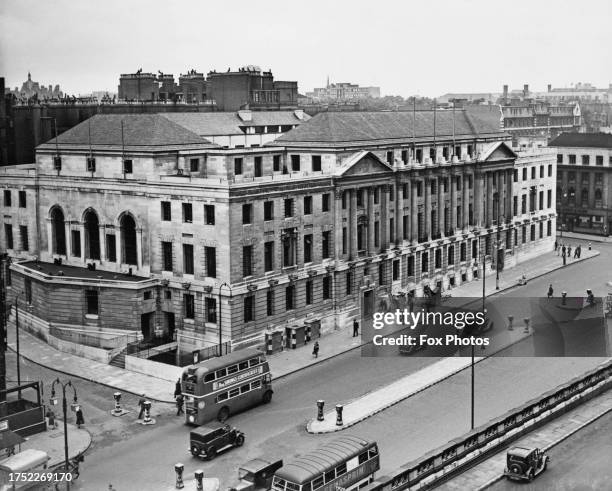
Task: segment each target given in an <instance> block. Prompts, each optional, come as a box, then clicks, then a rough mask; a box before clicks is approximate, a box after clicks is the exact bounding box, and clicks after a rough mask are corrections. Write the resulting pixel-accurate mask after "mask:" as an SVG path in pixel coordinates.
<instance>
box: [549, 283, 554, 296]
mask: <svg viewBox="0 0 612 491" xmlns="http://www.w3.org/2000/svg"><path fill="white" fill-rule="evenodd" d="M553 293H554V290H553V287H552V283H551V284H550V285H548V298H550V297H552V296H553Z"/></svg>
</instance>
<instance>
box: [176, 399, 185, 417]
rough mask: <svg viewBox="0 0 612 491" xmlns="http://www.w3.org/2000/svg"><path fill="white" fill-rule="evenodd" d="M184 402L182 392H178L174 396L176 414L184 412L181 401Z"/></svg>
mask: <svg viewBox="0 0 612 491" xmlns="http://www.w3.org/2000/svg"><path fill="white" fill-rule="evenodd" d="M184 402H185V399H184V397H183V394H179V395H177V396H176V415H177V416H180V415H181V414H185V411H183V403H184Z"/></svg>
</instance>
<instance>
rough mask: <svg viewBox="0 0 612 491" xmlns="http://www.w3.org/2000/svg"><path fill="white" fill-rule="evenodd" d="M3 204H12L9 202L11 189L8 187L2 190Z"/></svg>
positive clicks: (7, 205)
mask: <svg viewBox="0 0 612 491" xmlns="http://www.w3.org/2000/svg"><path fill="white" fill-rule="evenodd" d="M4 206H6V207H9V206H12V204H11V190H10V189H5V190H4Z"/></svg>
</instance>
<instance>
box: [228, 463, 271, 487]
mask: <svg viewBox="0 0 612 491" xmlns="http://www.w3.org/2000/svg"><path fill="white" fill-rule="evenodd" d="M282 466H283V461H282V460H277V461H276V462H269V461H267V460H264V459H253V460H249V461H248V462H247V463H245V464H243V465H241V466H240V467H239V468H238V478H239V479H240V483H238V485H237V486H235V487H234V488H232V489H235V490H236V491H255V490H263V489H270V488H271V487H272V478H273V477H274V473H275V472H276V471H277V470H278V469H280V468H281V467H282Z"/></svg>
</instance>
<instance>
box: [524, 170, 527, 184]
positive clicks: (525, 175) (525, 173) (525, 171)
mask: <svg viewBox="0 0 612 491" xmlns="http://www.w3.org/2000/svg"><path fill="white" fill-rule="evenodd" d="M526 180H527V167H523V181H526Z"/></svg>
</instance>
